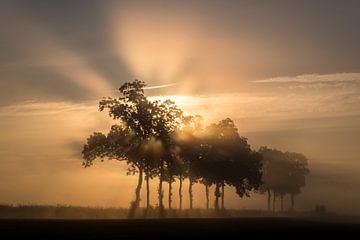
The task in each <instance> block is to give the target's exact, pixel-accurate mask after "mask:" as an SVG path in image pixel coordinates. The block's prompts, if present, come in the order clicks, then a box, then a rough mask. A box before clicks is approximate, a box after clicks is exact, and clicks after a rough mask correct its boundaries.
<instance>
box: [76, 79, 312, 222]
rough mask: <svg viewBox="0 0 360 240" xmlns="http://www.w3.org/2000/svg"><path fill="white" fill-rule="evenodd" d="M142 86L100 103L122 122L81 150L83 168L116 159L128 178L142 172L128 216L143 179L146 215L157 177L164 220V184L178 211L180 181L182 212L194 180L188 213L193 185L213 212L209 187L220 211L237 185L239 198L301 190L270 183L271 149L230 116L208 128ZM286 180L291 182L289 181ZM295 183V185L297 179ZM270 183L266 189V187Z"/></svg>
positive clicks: (130, 85)
mask: <svg viewBox="0 0 360 240" xmlns="http://www.w3.org/2000/svg"><path fill="white" fill-rule="evenodd" d="M144 87H145V83H144V82H142V81H138V80H135V81H132V82H126V83H125V84H123V85H122V86H121V87H120V89H119V91H120V93H121V96H120V97H119V98H111V97H108V98H104V99H103V100H101V101H100V103H99V109H100V111H104V110H108V112H109V116H110V117H111V118H113V119H114V120H118V121H119V123H118V124H116V125H113V126H112V127H111V129H110V131H109V132H108V133H106V134H104V133H100V132H95V133H94V134H92V135H91V136H90V137H89V138H88V139H87V143H86V144H85V146H84V149H83V152H82V153H83V158H84V161H83V165H84V166H85V167H89V166H91V165H92V164H93V161H94V160H96V159H100V160H101V161H103V160H104V159H115V160H118V161H125V162H126V163H127V165H128V172H127V174H132V175H134V174H138V183H137V187H136V189H135V200H134V201H133V202H132V204H131V207H130V209H129V217H133V216H134V215H135V211H136V209H138V208H139V204H140V191H141V188H142V185H143V181H144V180H145V184H146V192H147V194H146V196H147V197H146V211H149V209H150V198H149V194H150V188H149V181H151V179H154V178H158V179H159V185H158V193H157V194H158V206H159V213H160V216H164V213H165V211H164V208H165V206H164V191H163V184H165V183H166V184H168V186H169V187H168V189H169V192H168V194H167V196H168V201H167V203H168V208H169V209H173V208H174V206H173V205H172V196H173V194H174V192H173V184H174V182H176V181H178V182H179V191H178V195H179V206H178V208H179V209H182V208H183V201H182V196H183V191H184V189H183V184H182V183H183V180H184V179H188V180H189V182H190V184H189V189H187V191H188V194H189V206H190V209H192V207H193V190H192V187H193V184H195V183H200V184H203V185H204V188H205V193H206V196H204V197H205V199H206V208H207V209H208V208H210V203H209V194H210V192H209V188H210V186H215V191H214V197H215V200H214V204H213V205H214V209H215V210H216V211H218V210H219V209H224V208H225V206H224V198H225V186H230V187H234V188H235V190H236V193H237V194H238V195H239V197H244V196H246V197H249V196H250V192H251V191H253V190H260V191H262V192H263V191H265V190H261V189H266V190H269V191H273V192H275V193H279V194H283V195H284V194H285V193H290V194H291V196H294V195H295V194H298V193H299V192H300V187H301V186H303V185H304V183H302V184H298V188H297V189H295V187H294V188H286V189H285V188H284V190H283V189H280V188H277V187H276V188H275V187H274V186H273V185H271V184H272V183H270V182H269V183H268V180H269V179H271V178H268V177H267V176H268V175H267V174H270V175H271V174H272V173H271V171H272V168H271V167H270V168H269V167H268V166H269V163H271V162H272V161H270V160H268V157H267V156H268V155H267V152H266V151H265V150H266V149H267V148H265V147H264V148H261V149H260V151H254V150H252V149H251V147H250V145H249V144H248V142H247V139H246V138H245V137H242V136H240V135H239V133H238V130H237V128H236V126H235V124H234V122H233V121H232V120H231V119H230V118H225V119H224V120H221V121H219V122H218V123H213V124H210V125H207V126H205V125H204V123H203V119H202V117H201V116H199V115H195V116H187V115H185V114H184V113H183V111H182V110H181V109H180V108H179V107H178V106H177V105H176V104H175V103H174V102H172V101H170V100H165V101H158V100H155V101H151V100H149V99H148V98H147V97H146V96H145V94H144ZM286 154H287V155H289V157H288V158H287V159H288V160H289V161H291V162H292V161H295V160H294V159H295V158H293V155H294V156H295V153H286ZM263 156H264V157H263ZM301 156H302V155H301ZM296 159H297V158H296ZM296 161H297V160H296ZM263 165H264V176H263V172H262V169H263ZM270 166H272V165H271V164H270ZM305 166H306V161H305ZM284 170H286V169H284ZM304 173H305V172H304ZM304 173H303V174H304ZM299 178H300V176H299ZM283 180H284V181H288V179H286V178H283ZM291 180H292V181H295V180H297V178H296V179H295V178H291ZM300 180H303V179H302V178H301V179H300ZM263 183H264V185H263ZM269 184H270V185H269ZM262 185H263V187H262V188H261V186H262ZM268 185H269V187H268V188H264V186H268ZM283 195H280V196H283ZM145 215H146V212H145Z"/></svg>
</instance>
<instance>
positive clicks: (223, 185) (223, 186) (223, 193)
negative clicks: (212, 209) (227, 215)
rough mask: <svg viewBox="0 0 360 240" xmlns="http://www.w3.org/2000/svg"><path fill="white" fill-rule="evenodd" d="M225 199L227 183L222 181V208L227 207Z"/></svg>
mask: <svg viewBox="0 0 360 240" xmlns="http://www.w3.org/2000/svg"><path fill="white" fill-rule="evenodd" d="M224 199H225V183H224V182H222V183H221V209H222V210H224V209H225V206H224V205H225V204H224Z"/></svg>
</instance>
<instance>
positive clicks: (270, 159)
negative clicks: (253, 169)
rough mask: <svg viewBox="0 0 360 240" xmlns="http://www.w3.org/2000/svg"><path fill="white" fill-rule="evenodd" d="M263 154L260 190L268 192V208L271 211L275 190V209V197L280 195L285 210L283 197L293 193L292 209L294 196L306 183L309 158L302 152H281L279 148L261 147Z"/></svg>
mask: <svg viewBox="0 0 360 240" xmlns="http://www.w3.org/2000/svg"><path fill="white" fill-rule="evenodd" d="M259 152H260V154H261V155H262V156H263V166H264V167H263V182H264V184H263V185H262V186H261V188H260V192H261V193H264V192H268V210H269V211H270V209H271V207H270V198H271V195H270V194H271V193H270V192H271V191H272V192H273V207H272V209H273V211H275V199H276V197H277V196H280V200H281V211H283V209H284V207H283V198H284V196H285V195H286V194H290V195H291V200H292V209H293V207H294V196H295V195H297V194H299V193H300V188H301V187H303V186H304V185H305V177H306V175H307V174H308V172H309V170H308V168H307V158H306V157H305V156H304V155H303V154H300V153H291V152H285V153H284V152H281V151H279V150H277V149H270V148H267V147H261V148H260V150H259Z"/></svg>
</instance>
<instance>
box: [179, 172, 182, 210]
mask: <svg viewBox="0 0 360 240" xmlns="http://www.w3.org/2000/svg"><path fill="white" fill-rule="evenodd" d="M179 202H180V206H179V208H180V209H182V175H180V186H179Z"/></svg>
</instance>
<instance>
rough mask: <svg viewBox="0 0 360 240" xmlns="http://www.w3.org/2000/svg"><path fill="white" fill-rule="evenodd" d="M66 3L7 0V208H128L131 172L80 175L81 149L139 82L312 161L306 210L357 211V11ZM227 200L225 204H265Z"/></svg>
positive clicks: (101, 167) (2, 105)
mask: <svg viewBox="0 0 360 240" xmlns="http://www.w3.org/2000/svg"><path fill="white" fill-rule="evenodd" d="M62 2H63V3H45V1H27V2H26V3H24V2H20V1H3V2H2V3H1V4H0V51H1V52H2V54H1V56H0V132H1V135H0V193H1V194H0V203H4V204H39V205H41V204H45V205H46V204H50V205H56V204H65V205H76V206H101V207H124V208H125V207H126V208H127V207H129V205H130V202H131V201H132V200H133V197H134V196H133V192H134V190H133V189H135V186H136V177H135V176H126V169H127V167H126V165H125V164H123V163H119V162H116V161H106V162H104V163H101V162H99V163H96V164H95V165H94V166H93V167H91V168H87V169H85V168H83V167H82V165H81V163H82V156H81V151H82V148H83V145H84V144H85V141H86V138H87V137H88V136H89V135H90V134H92V133H93V132H95V131H100V132H103V131H106V130H107V129H108V128H109V127H110V126H111V125H112V124H114V121H113V120H111V119H110V118H108V116H107V114H106V113H102V112H99V111H98V101H99V100H101V98H102V97H107V96H118V91H117V89H118V88H119V87H120V86H121V85H122V84H123V83H124V82H125V81H131V80H134V79H140V80H143V81H145V82H146V83H147V85H148V86H147V88H145V93H146V95H147V96H148V97H149V98H150V99H155V100H156V99H161V100H164V99H171V100H174V101H175V102H176V104H178V106H179V107H180V108H181V109H183V111H184V112H185V113H187V114H192V115H195V114H200V115H202V116H203V117H204V121H205V123H206V124H210V123H214V122H218V121H219V120H221V119H223V118H225V117H230V118H232V119H233V120H234V122H235V124H236V126H237V128H238V130H239V134H240V135H241V136H244V137H246V138H248V141H249V143H250V144H251V146H252V148H253V149H255V150H257V149H259V147H260V146H264V145H266V146H269V147H272V148H277V149H280V150H282V151H295V152H302V153H303V154H304V155H306V156H307V157H308V159H309V168H310V174H309V176H308V177H307V179H306V186H305V187H304V188H303V190H302V193H301V194H300V195H299V196H298V197H297V208H298V209H299V210H301V211H311V210H313V209H314V208H315V205H317V204H323V205H325V206H326V207H327V209H328V210H329V211H333V212H337V213H341V214H347V215H359V214H360V207H359V206H358V204H357V203H358V202H359V201H360V193H359V191H358V190H357V188H358V185H359V183H360V165H359V164H360V163H359V159H360V153H359V151H358V145H359V143H360V94H359V93H360V66H359V64H358V63H359V61H360V53H359V51H356V49H358V42H359V41H360V31H359V29H358V26H357V25H356V24H355V23H357V22H359V21H360V17H359V14H358V9H359V7H360V6H359V3H357V2H351V1H349V2H347V3H346V4H344V5H342V7H341V8H340V7H339V5H341V4H340V3H336V2H331V3H330V2H329V3H328V4H327V5H326V7H324V4H321V1H317V2H315V3H311V2H304V3H293V2H292V3H291V4H290V3H288V2H286V1H274V3H272V4H269V3H262V4H260V3H259V2H258V1H254V2H246V1H245V2H241V1H227V2H226V3H224V4H221V3H220V1H214V2H212V3H211V4H210V3H208V2H204V1H196V2H190V1H189V2H187V3H186V4H182V3H181V2H175V1H154V2H152V3H149V2H148V1H136V2H118V1H109V2H107V3H103V2H100V1H86V3H85V1H79V3H77V4H71V1H62ZM157 181H158V180H152V181H151V203H152V204H153V205H155V204H156V202H157V195H156V191H157V184H158V182H157ZM177 184H178V183H175V184H174V188H175V190H176V189H177V187H178V185H177ZM187 184H188V182H187V181H185V182H184V185H185V186H184V188H186V186H187ZM213 190H214V189H213V188H212V189H211V191H213ZM164 191H165V192H167V189H166V186H165V189H164ZM204 191H205V190H204V188H203V186H202V185H200V184H195V185H194V207H195V208H204V206H205V197H204ZM225 191H226V200H225V201H226V206H227V208H229V209H263V210H265V209H266V197H265V196H264V195H261V194H258V193H251V197H250V198H239V197H238V196H237V195H236V193H235V190H234V189H233V188H230V187H227V188H226V190H225ZM130 193H131V194H130ZM141 194H142V195H141V196H142V197H141V198H142V199H145V192H144V191H143V192H142V193H141ZM173 201H174V202H173V205H174V206H177V205H178V198H177V195H176V194H174V200H173ZM183 201H184V207H185V208H188V195H187V194H184V200H183ZM210 201H211V202H212V201H213V195H211V199H210ZM289 201H290V200H289V199H285V208H288V207H289ZM141 204H144V203H141ZM142 206H143V205H142Z"/></svg>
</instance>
